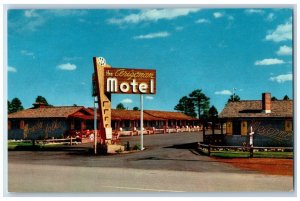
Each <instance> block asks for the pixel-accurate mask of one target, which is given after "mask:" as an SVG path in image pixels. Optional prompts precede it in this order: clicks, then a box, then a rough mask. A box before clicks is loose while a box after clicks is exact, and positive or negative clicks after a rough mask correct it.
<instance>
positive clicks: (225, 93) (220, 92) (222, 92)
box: [215, 89, 232, 95]
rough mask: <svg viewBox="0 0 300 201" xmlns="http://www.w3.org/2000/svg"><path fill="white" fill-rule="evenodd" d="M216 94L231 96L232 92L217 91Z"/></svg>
mask: <svg viewBox="0 0 300 201" xmlns="http://www.w3.org/2000/svg"><path fill="white" fill-rule="evenodd" d="M215 94H217V95H231V94H232V92H231V91H230V90H227V89H225V90H223V91H216V92H215Z"/></svg>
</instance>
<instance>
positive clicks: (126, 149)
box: [124, 141, 131, 151]
mask: <svg viewBox="0 0 300 201" xmlns="http://www.w3.org/2000/svg"><path fill="white" fill-rule="evenodd" d="M124 147H125V151H130V148H131V147H130V144H129V141H127V143H126V144H124Z"/></svg>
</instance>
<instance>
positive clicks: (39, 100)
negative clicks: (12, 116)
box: [35, 96, 49, 106]
mask: <svg viewBox="0 0 300 201" xmlns="http://www.w3.org/2000/svg"><path fill="white" fill-rule="evenodd" d="M35 102H36V103H44V104H45V105H47V106H48V105H49V103H48V102H47V100H46V98H45V97H43V96H37V97H36V99H35Z"/></svg>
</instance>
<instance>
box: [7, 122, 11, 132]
mask: <svg viewBox="0 0 300 201" xmlns="http://www.w3.org/2000/svg"><path fill="white" fill-rule="evenodd" d="M7 129H8V130H10V129H11V121H10V120H8V121H7Z"/></svg>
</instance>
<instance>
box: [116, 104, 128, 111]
mask: <svg viewBox="0 0 300 201" xmlns="http://www.w3.org/2000/svg"><path fill="white" fill-rule="evenodd" d="M116 109H117V110H125V109H126V108H125V106H124V105H123V103H119V104H118V105H117V107H116Z"/></svg>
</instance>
